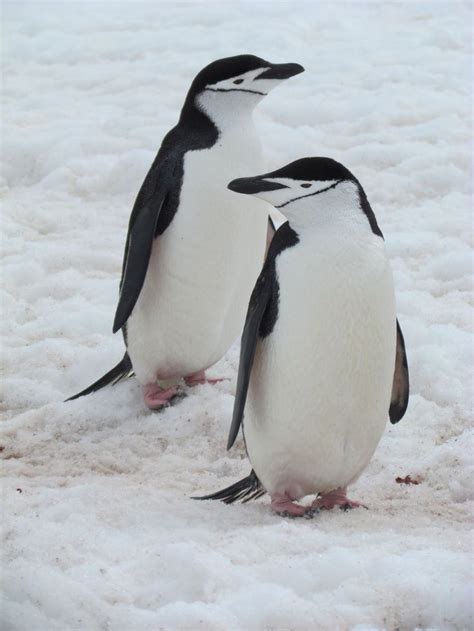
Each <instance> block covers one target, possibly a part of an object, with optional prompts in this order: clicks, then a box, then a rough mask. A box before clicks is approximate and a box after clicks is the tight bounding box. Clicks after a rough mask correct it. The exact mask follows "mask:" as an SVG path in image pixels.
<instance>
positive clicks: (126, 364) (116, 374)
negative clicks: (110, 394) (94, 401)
mask: <svg viewBox="0 0 474 631" xmlns="http://www.w3.org/2000/svg"><path fill="white" fill-rule="evenodd" d="M131 370H132V362H131V361H130V357H129V356H128V353H125V355H124V356H123V357H122V359H121V360H120V361H119V363H118V364H117V365H116V366H114V367H113V368H112V370H109V372H108V373H106V374H105V375H104V376H103V377H101V378H100V379H98V380H97V381H95V382H94V383H93V384H92V385H90V386H89V387H88V388H86V389H85V390H81V392H78V393H77V394H75V395H74V396H72V397H69V399H66V401H73V400H74V399H78V398H79V397H84V396H86V394H90V393H91V392H96V391H97V390H100V389H101V388H103V387H104V386H108V385H109V384H112V385H113V386H114V385H115V384H116V383H118V382H119V381H121V380H122V379H124V378H125V377H128V376H130V372H131Z"/></svg>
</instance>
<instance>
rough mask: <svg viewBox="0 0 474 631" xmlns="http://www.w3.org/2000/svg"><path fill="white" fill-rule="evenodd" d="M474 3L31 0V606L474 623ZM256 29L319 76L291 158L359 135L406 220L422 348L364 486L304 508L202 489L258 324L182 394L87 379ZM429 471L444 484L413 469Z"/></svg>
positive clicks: (10, 563) (22, 190) (16, 581)
mask: <svg viewBox="0 0 474 631" xmlns="http://www.w3.org/2000/svg"><path fill="white" fill-rule="evenodd" d="M470 18H471V8H470V5H469V4H467V3H466V4H462V3H457V2H447V3H439V2H436V3H421V4H419V3H414V2H413V3H412V2H410V3H405V4H399V3H388V2H384V3H369V4H360V3H352V4H341V3H335V2H331V3H317V2H308V3H305V2H293V3H291V4H285V3H273V2H253V3H244V4H242V3H238V2H232V3H226V2H221V3H214V2H213V3H206V4H201V3H198V2H193V3H182V4H177V3H173V4H171V3H157V2H154V3H149V4H139V3H120V4H115V3H94V4H88V3H85V2H81V3H77V4H76V3H70V2H65V3H60V4H59V3H56V4H43V3H33V4H28V5H27V4H23V3H14V4H5V5H4V15H3V38H2V39H3V54H4V72H5V74H4V109H3V114H2V122H3V124H4V129H3V158H4V165H3V179H2V184H1V187H2V196H3V211H4V212H3V257H4V259H3V265H4V267H3V274H2V281H3V290H2V308H3V311H4V313H6V315H7V317H6V318H4V319H3V323H2V328H3V335H4V338H3V351H4V352H3V369H4V380H3V404H2V405H3V412H4V422H3V437H2V442H1V454H0V455H1V456H2V458H3V466H2V473H3V476H4V477H3V498H2V504H3V514H2V525H3V529H4V543H3V546H2V551H3V560H2V568H3V571H2V579H3V581H4V586H3V593H4V601H3V604H2V605H1V612H2V619H3V622H2V629H4V630H5V631H12V630H15V631H54V630H58V631H66V630H69V629H81V630H84V629H87V630H88V631H89V630H90V631H95V630H96V629H97V630H107V629H108V630H112V631H131V630H134V631H135V630H137V631H142V630H143V631H145V630H146V631H152V630H153V631H155V630H157V629H192V630H195V629H206V630H212V631H213V630H221V629H222V630H224V629H245V630H261V629H268V630H270V629H296V630H303V629H304V630H306V629H308V630H309V629H355V630H357V631H369V630H373V629H402V630H405V629H414V628H420V629H468V628H472V592H471V591H470V580H471V578H472V577H471V575H470V574H471V572H470V570H471V565H470V562H469V552H470V545H471V540H470V536H469V530H468V524H469V518H470V514H471V513H470V507H472V499H473V492H472V486H471V483H470V476H471V475H472V468H473V461H472V451H471V449H472V442H470V438H469V433H468V432H469V419H470V388H469V382H470V379H469V377H470V371H471V348H472V347H471V343H472V338H471V336H470V335H471V334H470V326H471V322H472V311H471V307H470V304H469V299H470V295H471V293H470V292H471V285H470V275H471V258H470V254H471V250H470V244H469V233H470V222H469V199H470V197H469V196H470V191H469V185H470V151H469V149H470V146H469V140H470V137H471V128H470V111H469V109H470V107H469V106H470V90H469V85H470V70H471V68H470V43H469V36H470V33H469V23H470ZM244 52H245V53H247V52H249V53H254V54H257V55H260V56H262V57H264V58H267V59H269V60H271V61H275V62H299V63H301V64H303V65H304V66H305V67H306V73H304V74H302V75H300V76H298V77H295V78H293V79H292V80H291V81H290V82H288V83H287V84H284V85H282V86H281V87H279V88H278V89H277V90H275V91H274V92H273V93H272V94H271V95H270V96H269V97H268V98H267V99H265V100H264V101H263V102H262V104H261V105H260V106H259V109H258V112H257V115H256V122H257V125H258V128H259V130H260V132H261V136H262V141H263V144H264V148H265V151H266V156H267V162H268V168H269V169H273V168H276V167H279V166H282V165H283V164H286V163H287V162H289V161H290V160H293V159H296V158H299V157H303V156H312V155H327V156H332V157H334V158H336V159H338V160H340V161H342V162H343V163H344V164H346V165H347V166H348V167H349V168H350V169H351V170H352V171H353V172H354V173H355V174H356V175H357V177H359V179H360V180H361V182H362V183H363V185H364V187H365V190H366V191H367V194H368V196H369V199H370V201H371V203H372V206H373V208H374V210H375V213H376V215H377V217H378V220H379V223H380V225H381V227H382V229H383V231H384V233H385V237H386V241H387V246H388V250H389V253H390V256H391V260H392V263H393V268H394V273H395V281H396V287H397V300H398V313H399V318H400V321H401V324H402V327H403V330H404V333H405V339H406V343H407V349H408V357H409V363H410V369H411V386H412V397H411V403H410V407H409V410H408V414H407V416H406V417H405V418H404V419H403V420H402V422H401V423H400V424H399V425H396V426H390V427H388V428H387V431H386V433H385V436H384V438H383V440H382V442H381V444H380V446H379V448H378V450H377V452H376V454H375V456H374V458H373V460H372V462H371V464H370V466H369V467H368V469H367V471H366V473H365V474H364V475H363V477H362V478H361V479H360V481H359V482H358V483H357V485H356V486H355V487H354V488H353V489H352V493H351V495H352V496H353V497H354V498H355V499H359V500H362V501H363V502H364V503H366V504H367V505H368V506H369V507H370V510H363V509H359V510H354V511H352V512H348V513H343V512H341V511H331V512H326V513H321V514H319V515H318V516H317V517H316V518H315V519H313V520H312V521H309V520H300V521H290V520H286V519H283V518H280V517H277V516H275V515H273V514H272V513H271V512H270V509H269V505H268V498H264V499H262V500H260V501H258V502H256V503H251V504H247V505H234V506H225V505H223V504H219V503H208V502H195V501H192V500H191V499H189V498H190V496H192V495H199V494H203V493H205V492H210V491H213V490H217V489H219V488H221V487H223V486H224V485H228V484H230V483H231V482H234V481H236V480H237V479H239V478H241V477H243V476H244V475H246V474H247V473H248V471H249V464H248V462H247V460H246V458H245V455H244V449H243V444H242V442H241V441H240V442H238V444H237V446H236V448H234V449H233V450H232V451H231V452H230V453H226V451H225V442H226V437H227V431H228V428H229V424H230V416H231V411H232V404H233V399H234V391H235V380H236V370H237V363H238V346H237V345H235V347H234V348H232V349H231V351H230V352H229V353H228V354H227V356H226V357H225V358H224V359H223V360H222V361H221V362H220V363H219V364H218V365H217V366H216V367H215V368H214V369H213V371H212V374H214V375H219V376H224V377H228V378H229V381H225V382H222V383H220V384H218V385H216V386H214V387H212V386H209V385H205V386H200V387H197V388H195V389H193V390H190V391H189V393H188V397H187V398H185V399H184V400H183V401H182V402H181V403H180V404H179V405H177V406H175V407H172V408H170V409H168V410H166V411H165V412H163V413H160V414H156V413H151V412H149V411H148V410H146V409H145V408H144V405H143V403H142V399H141V393H140V389H139V386H138V384H137V383H136V382H135V381H134V380H129V381H127V382H125V383H122V384H119V385H118V386H115V387H114V388H107V389H105V390H103V391H102V392H100V393H98V394H96V395H94V396H90V397H87V398H84V399H79V400H77V401H74V402H71V403H63V402H62V401H63V399H64V398H65V397H67V396H69V395H71V394H73V393H74V392H76V391H78V390H79V389H81V388H83V387H85V386H86V385H88V384H89V383H90V382H91V381H92V380H94V379H96V378H97V377H99V376H100V375H101V374H102V372H105V371H106V370H108V369H109V368H110V367H111V366H112V365H114V364H115V363H116V362H117V361H118V360H119V358H120V357H121V354H122V349H123V346H122V341H121V338H120V335H116V336H112V334H111V324H112V319H113V314H114V309H115V305H116V301H117V292H118V282H119V277H120V270H121V259H122V251H123V245H124V239H125V233H126V226H127V221H128V217H129V212H130V209H131V206H132V203H133V201H134V197H135V195H136V193H137V190H138V188H139V186H140V184H141V181H142V179H143V177H144V175H145V173H146V171H147V169H148V167H149V165H150V163H151V161H152V160H153V157H154V155H155V152H156V150H157V148H158V146H159V144H160V142H161V138H162V137H163V135H164V133H165V132H166V131H167V130H168V129H169V128H170V127H171V126H172V125H174V123H175V121H176V119H177V116H178V112H179V109H180V107H181V104H182V102H183V99H184V96H185V93H186V91H187V89H188V87H189V84H190V81H191V79H192V78H193V77H194V75H195V74H196V72H197V71H198V70H199V69H200V68H201V67H203V66H204V65H206V64H207V63H209V62H210V61H212V60H214V59H216V58H219V57H223V56H227V55H232V54H239V53H244ZM406 475H410V476H411V477H412V479H414V480H416V481H418V482H419V484H418V485H403V484H397V483H396V482H395V478H396V477H397V476H402V477H405V476H406Z"/></svg>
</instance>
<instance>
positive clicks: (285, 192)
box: [255, 177, 343, 213]
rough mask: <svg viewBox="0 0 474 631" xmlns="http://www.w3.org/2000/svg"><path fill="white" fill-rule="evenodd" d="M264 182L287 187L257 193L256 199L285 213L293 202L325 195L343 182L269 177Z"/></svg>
mask: <svg viewBox="0 0 474 631" xmlns="http://www.w3.org/2000/svg"><path fill="white" fill-rule="evenodd" d="M262 181H263V182H271V183H277V184H283V185H284V186H285V188H278V189H276V190H273V191H261V192H259V193H255V195H256V197H260V198H261V199H264V200H265V201H266V202H269V203H270V204H272V206H275V208H278V209H279V210H281V211H282V212H283V213H285V207H286V206H289V205H290V204H291V203H292V202H295V201H297V200H299V199H303V198H306V197H308V198H311V197H313V196H316V195H319V194H320V193H324V192H325V191H328V190H330V189H333V188H335V187H336V186H338V184H339V183H341V182H342V181H343V180H293V179H290V178H285V177H278V178H272V177H269V178H265V179H264V180H262Z"/></svg>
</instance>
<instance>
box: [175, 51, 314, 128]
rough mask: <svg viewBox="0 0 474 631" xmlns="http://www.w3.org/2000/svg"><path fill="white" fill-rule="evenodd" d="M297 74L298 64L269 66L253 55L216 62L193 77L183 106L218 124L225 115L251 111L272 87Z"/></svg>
mask: <svg viewBox="0 0 474 631" xmlns="http://www.w3.org/2000/svg"><path fill="white" fill-rule="evenodd" d="M301 72H304V68H303V66H300V65H299V64H295V63H288V64H273V63H271V62H269V61H266V60H265V59H261V58H260V57H256V56H255V55H237V56H235V57H226V58H225V59H218V60H217V61H213V62H212V63H211V64H209V65H208V66H206V67H205V68H203V70H201V72H199V73H198V75H197V76H196V77H195V79H194V81H193V82H192V84H191V88H190V90H189V92H188V96H187V98H186V103H185V107H186V105H187V106H188V107H189V106H192V105H194V106H197V107H198V108H199V109H201V110H203V111H204V112H205V113H206V114H208V115H209V116H210V118H211V119H212V120H214V121H215V122H217V123H219V118H222V117H224V118H226V117H227V116H228V115H229V114H232V113H238V112H239V111H245V110H250V111H251V110H252V109H253V108H254V107H255V105H256V104H257V103H258V102H259V101H260V100H261V99H263V97H264V96H266V95H267V94H268V93H269V92H270V91H271V90H273V88H274V87H276V86H277V85H279V84H280V83H281V82H282V81H285V80H286V79H289V78H290V77H293V76H295V75H297V74H300V73H301Z"/></svg>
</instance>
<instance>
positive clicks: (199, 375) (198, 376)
mask: <svg viewBox="0 0 474 631" xmlns="http://www.w3.org/2000/svg"><path fill="white" fill-rule="evenodd" d="M184 381H185V382H186V385H187V386H189V387H190V388H192V387H194V386H199V385H201V384H203V383H210V384H211V385H214V384H216V383H219V382H220V381H225V379H208V378H207V377H206V371H205V370H199V371H198V372H195V373H194V374H192V375H188V376H187V377H185V378H184Z"/></svg>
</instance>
